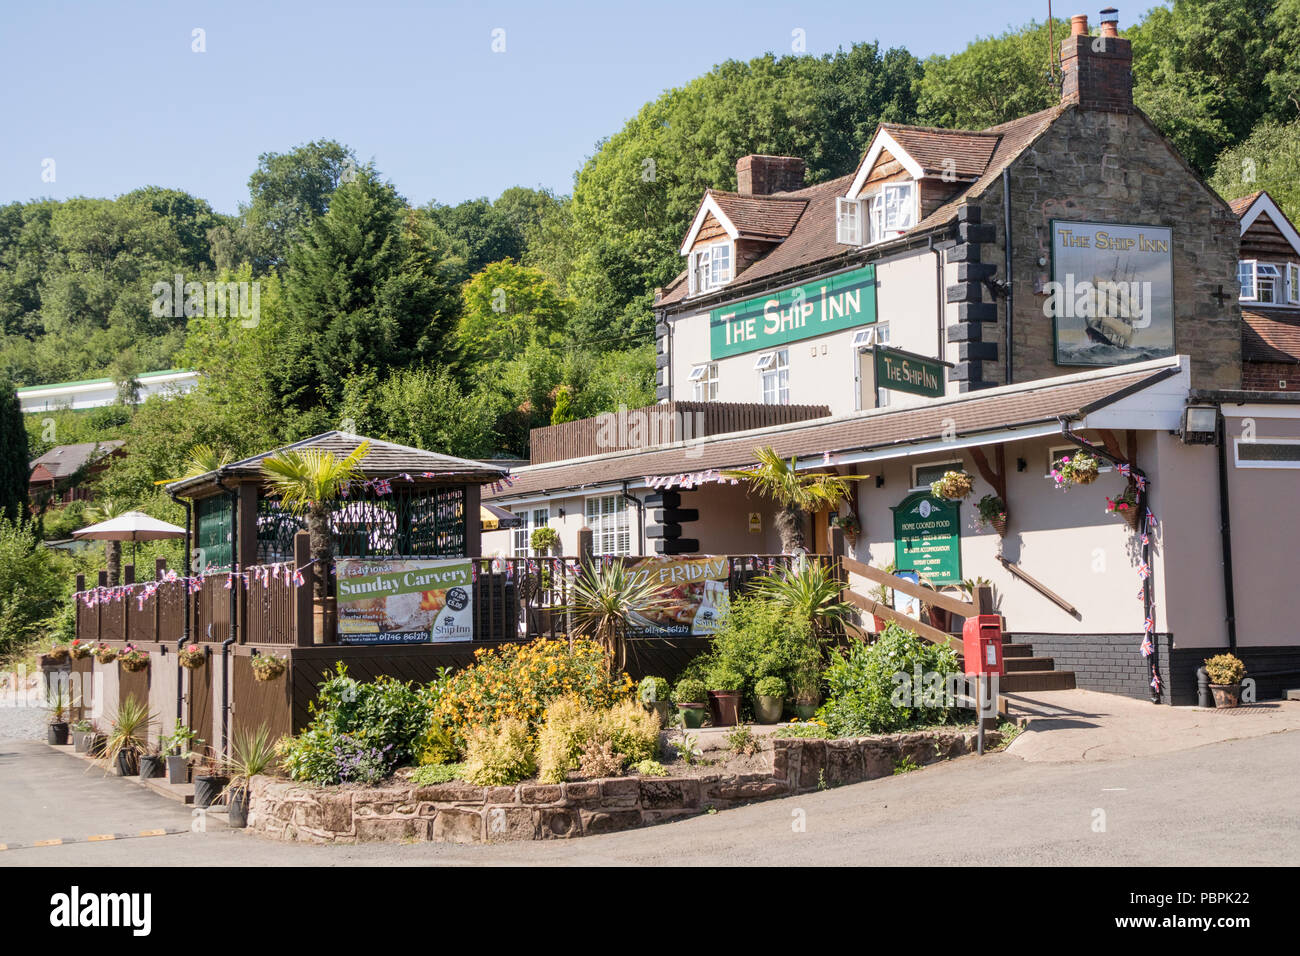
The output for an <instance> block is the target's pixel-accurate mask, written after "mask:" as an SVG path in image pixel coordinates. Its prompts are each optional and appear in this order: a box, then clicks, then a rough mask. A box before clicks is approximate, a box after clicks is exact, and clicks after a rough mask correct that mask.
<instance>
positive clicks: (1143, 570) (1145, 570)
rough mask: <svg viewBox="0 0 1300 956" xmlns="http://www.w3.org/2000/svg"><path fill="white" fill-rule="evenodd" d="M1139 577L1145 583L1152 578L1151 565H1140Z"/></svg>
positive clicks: (1144, 563) (1143, 563)
mask: <svg viewBox="0 0 1300 956" xmlns="http://www.w3.org/2000/svg"><path fill="white" fill-rule="evenodd" d="M1138 577H1140V578H1142V580H1144V581H1145V580H1146V579H1147V578H1149V577H1151V565H1149V564H1147V563H1146V562H1145V561H1143V562H1142V563H1141V564H1140V565H1138Z"/></svg>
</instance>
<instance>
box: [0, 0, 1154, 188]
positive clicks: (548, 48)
mask: <svg viewBox="0 0 1300 956" xmlns="http://www.w3.org/2000/svg"><path fill="white" fill-rule="evenodd" d="M1104 5H1105V4H1098V3H1096V2H1095V0H1094V2H1093V3H1076V4H1074V7H1077V8H1078V9H1077V10H1076V9H1074V8H1073V7H1071V6H1070V5H1069V4H1068V3H1066V2H1065V0H1057V2H1056V4H1055V6H1054V9H1053V12H1054V13H1055V14H1056V15H1057V16H1058V17H1062V16H1068V15H1069V14H1071V13H1076V12H1086V13H1088V14H1089V15H1090V17H1094V18H1095V16H1096V10H1095V9H1094V8H1096V9H1100V7H1101V6H1104ZM1149 5H1150V3H1149V2H1146V3H1144V4H1143V7H1144V8H1145V7H1146V6H1149ZM1046 10H1047V3H1046V0H1034V2H1029V0H988V2H985V3H973V2H969V0H930V2H926V3H919V2H917V3H898V2H896V0H895V2H880V0H872V2H867V3H850V2H846V0H836V2H795V0H759V2H744V3H740V2H729V3H713V4H708V3H699V2H694V3H679V2H657V3H642V4H636V5H625V4H621V3H618V0H614V2H606V3H599V2H567V3H555V4H542V3H537V2H533V3H524V2H497V3H485V4H482V5H478V4H473V5H471V4H467V3H443V2H424V3H417V2H408V3H394V2H388V0H350V2H336V0H316V2H313V3H305V2H276V0H262V2H258V3H251V2H245V0H227V2H189V0H187V2H179V0H172V2H158V3H145V2H139V3H131V2H119V3H111V2H110V3H105V2H102V0H101V2H95V3H60V2H58V0H51V2H45V3H22V2H19V0H5V2H4V9H3V12H2V13H0V103H2V104H3V122H4V129H5V133H4V137H3V143H0V202H9V201H12V200H16V199H17V200H26V199H32V198H35V197H39V196H51V197H54V198H66V197H69V196H77V195H85V196H116V195H119V194H121V193H123V192H127V191H129V190H131V189H135V188H137V187H139V186H144V185H159V186H168V187H173V188H177V189H184V190H187V191H188V192H191V193H193V194H195V195H197V196H200V197H203V198H205V199H207V200H208V201H209V202H211V203H212V204H213V206H214V207H215V208H216V209H218V210H220V211H222V212H234V211H235V210H236V206H237V204H238V203H239V202H240V201H243V200H246V198H247V181H248V176H249V173H251V172H252V170H253V169H254V167H255V166H256V164H257V157H258V154H260V153H262V152H267V151H273V152H283V151H285V150H287V149H290V148H292V147H293V146H295V145H298V144H300V143H304V142H307V141H309V140H313V139H319V138H330V139H336V140H339V141H340V142H342V143H344V144H346V145H348V146H350V147H352V148H353V149H354V150H356V152H357V155H358V156H359V157H360V158H361V159H362V160H363V161H364V160H371V159H373V160H374V161H375V163H376V164H377V166H378V168H379V170H380V171H381V173H382V174H383V175H384V176H385V177H386V178H388V179H390V180H391V181H392V182H393V183H395V184H396V186H397V188H398V190H399V191H400V192H401V193H402V194H403V195H404V196H406V198H407V199H408V200H409V201H411V202H413V203H416V204H419V203H424V202H427V201H429V200H431V199H437V200H439V201H441V202H448V203H455V202H459V201H461V200H463V199H467V198H471V197H475V196H489V197H495V196H496V195H498V194H499V193H500V192H501V190H503V189H505V188H506V187H509V186H513V185H524V186H546V187H550V188H552V189H555V190H557V191H559V192H568V191H569V190H570V189H571V188H572V177H573V173H574V172H575V171H576V170H577V169H578V168H579V167H580V166H581V164H582V163H583V161H584V160H585V159H586V158H587V157H588V156H590V155H591V153H592V152H593V151H594V148H595V144H596V142H597V141H598V140H599V139H600V138H601V137H603V136H608V135H610V134H611V133H614V132H615V131H617V130H618V129H619V128H620V127H621V126H622V124H623V123H624V122H625V121H626V119H627V118H628V117H630V116H631V115H633V114H634V113H635V112H636V111H637V110H638V109H639V108H640V106H641V105H642V104H643V103H644V102H646V101H647V100H650V99H652V98H654V97H656V96H657V95H658V94H659V93H660V92H661V91H663V90H664V89H666V88H669V87H672V86H677V85H680V84H682V83H684V82H686V81H688V80H690V79H691V78H692V77H695V76H698V75H699V74H701V73H704V72H706V71H707V70H708V69H709V68H710V67H711V66H712V65H713V64H715V63H718V62H720V61H722V60H725V59H728V58H737V59H748V58H750V57H754V56H758V55H760V54H762V53H765V52H768V51H772V52H777V53H786V52H790V49H791V42H792V40H791V36H792V31H793V30H795V29H796V28H799V29H802V30H803V31H805V35H806V38H807V39H806V45H807V51H808V52H809V53H813V54H821V53H826V52H830V51H833V50H834V49H836V48H837V47H839V46H844V47H846V48H847V47H848V46H849V45H851V44H852V43H854V42H855V41H862V40H873V39H876V40H879V41H880V43H881V45H882V47H889V46H905V47H907V48H908V49H910V50H911V51H912V52H913V53H915V54H916V55H918V56H921V57H924V56H927V55H929V54H931V53H936V52H939V53H945V52H953V51H955V50H959V49H961V48H962V47H963V46H964V45H965V44H966V42H967V41H969V40H970V39H973V38H974V37H976V36H982V35H988V34H991V33H999V32H1001V31H1003V30H1004V29H1006V28H1007V27H1008V26H1012V25H1016V26H1018V25H1020V24H1022V23H1024V22H1026V21H1028V20H1030V19H1037V20H1042V19H1043V18H1044V17H1045V16H1046ZM1121 16H1122V17H1123V18H1124V22H1125V23H1129V22H1132V21H1133V20H1134V19H1137V18H1138V16H1139V11H1137V9H1136V8H1135V7H1134V8H1129V9H1128V10H1121ZM195 28H201V29H203V30H204V31H205V42H206V52H204V53H196V52H193V51H192V50H191V46H192V43H193V41H192V30H194V29H195ZM496 28H501V29H504V30H505V45H506V50H505V52H504V53H494V52H493V51H492V42H493V36H492V34H493V30H494V29H496ZM46 159H53V160H54V162H55V166H54V173H55V181H54V182H53V183H49V182H44V181H42V178H41V177H42V162H43V160H46Z"/></svg>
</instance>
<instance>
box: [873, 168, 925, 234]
mask: <svg viewBox="0 0 1300 956" xmlns="http://www.w3.org/2000/svg"><path fill="white" fill-rule="evenodd" d="M904 192H905V193H907V198H906V199H900V198H894V200H893V202H892V203H891V197H898V195H899V194H900V193H904ZM919 195H920V193H919V191H918V190H917V188H916V181H915V180H909V181H907V182H901V183H885V184H884V185H883V186H881V187H880V189H879V191H877V192H875V193H872V195H871V196H870V198H869V199H868V210H869V215H868V216H867V219H868V224H869V226H870V234H869V238H868V240H867V241H868V243H869V244H872V243H877V242H884V241H885V240H886V239H893V238H895V237H897V236H901V235H902V234H903V233H905V232H906V231H907V230H909V229H912V228H914V227H915V226H916V223H917V220H918V219H919V218H920V217H919V215H918V209H917V201H918V200H917V197H918V196H919ZM904 209H905V210H906V212H907V214H908V215H907V217H906V219H903V218H902V217H901V215H900V213H901V212H902V211H903V210H904Z"/></svg>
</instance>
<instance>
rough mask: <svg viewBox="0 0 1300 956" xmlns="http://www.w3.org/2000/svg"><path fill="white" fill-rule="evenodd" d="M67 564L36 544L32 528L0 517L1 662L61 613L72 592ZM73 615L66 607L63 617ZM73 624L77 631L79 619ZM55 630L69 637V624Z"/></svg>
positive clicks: (61, 637) (62, 558)
mask: <svg viewBox="0 0 1300 956" xmlns="http://www.w3.org/2000/svg"><path fill="white" fill-rule="evenodd" d="M67 564H68V561H67V559H66V558H65V557H63V556H61V555H59V554H58V553H57V552H56V551H54V550H53V549H51V548H47V547H45V545H43V544H41V542H39V541H37V540H36V535H35V534H34V533H33V531H32V527H31V525H29V524H28V525H22V524H16V523H14V522H12V521H9V520H8V519H7V518H5V517H3V516H0V658H3V657H7V656H8V655H10V654H12V653H14V652H16V651H19V650H21V649H22V648H23V646H24V645H26V644H27V643H28V642H29V641H30V640H32V639H33V638H35V637H37V636H38V635H39V632H40V630H41V629H42V622H45V621H46V620H47V619H48V618H49V617H50V615H51V614H53V613H54V612H55V611H57V610H59V607H60V602H61V601H62V600H63V597H64V594H65V593H66V591H67V590H68V587H67V585H68V580H67V574H68V573H70V572H68V571H65V566H66V565H67ZM69 603H70V602H69ZM69 613H74V614H75V610H74V611H72V612H69V611H68V610H67V609H66V607H65V609H64V610H63V614H64V615H65V616H66V615H67V614H69ZM73 622H74V623H73V626H74V627H75V618H74V619H73ZM47 626H48V625H47ZM52 630H55V632H56V634H57V636H58V638H60V639H66V638H67V636H68V628H67V624H66V621H65V622H64V623H63V624H61V625H56V627H55V628H52Z"/></svg>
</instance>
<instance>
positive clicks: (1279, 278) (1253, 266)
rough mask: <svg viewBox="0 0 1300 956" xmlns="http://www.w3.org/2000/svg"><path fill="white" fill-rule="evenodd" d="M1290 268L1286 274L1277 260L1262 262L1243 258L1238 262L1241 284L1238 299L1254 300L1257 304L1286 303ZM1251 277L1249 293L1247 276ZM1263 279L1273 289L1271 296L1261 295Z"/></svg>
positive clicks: (1238, 279)
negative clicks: (1263, 296)
mask: <svg viewBox="0 0 1300 956" xmlns="http://www.w3.org/2000/svg"><path fill="white" fill-rule="evenodd" d="M1289 275H1290V269H1288V270H1287V272H1286V273H1285V274H1284V273H1283V271H1282V269H1281V268H1279V266H1278V264H1277V263H1275V262H1260V261H1259V260H1258V259H1242V260H1240V261H1239V262H1238V263H1237V282H1238V283H1239V284H1240V285H1241V290H1240V293H1239V295H1238V299H1239V300H1240V301H1242V302H1254V303H1255V304H1256V305H1286V303H1287V301H1288V297H1289V294H1290V289H1289V288H1288V286H1289V281H1288V279H1289ZM1247 277H1249V279H1250V286H1249V292H1250V294H1249V295H1247V294H1246V292H1247V288H1246V281H1245V280H1246V278H1247ZM1262 281H1267V282H1268V283H1269V287H1270V288H1271V290H1272V293H1271V295H1270V296H1269V298H1267V299H1265V298H1262V297H1261V296H1260V292H1261V291H1262V285H1261V282H1262Z"/></svg>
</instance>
